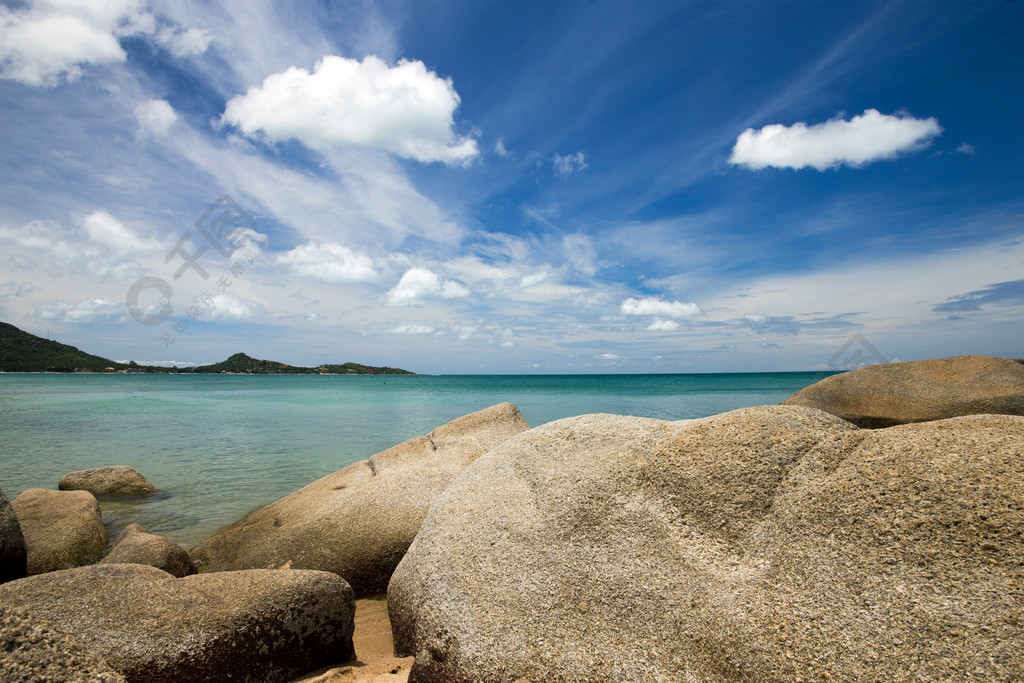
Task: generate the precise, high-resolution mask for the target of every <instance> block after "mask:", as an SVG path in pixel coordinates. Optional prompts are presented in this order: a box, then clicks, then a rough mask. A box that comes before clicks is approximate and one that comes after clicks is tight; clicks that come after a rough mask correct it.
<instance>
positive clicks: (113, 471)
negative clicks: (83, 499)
mask: <svg viewBox="0 0 1024 683" xmlns="http://www.w3.org/2000/svg"><path fill="white" fill-rule="evenodd" d="M57 488H59V489H60V490H61V491H88V492H89V493H91V494H93V495H94V496H110V495H119V494H132V493H153V492H154V491H156V487H155V486H153V485H152V484H151V483H149V480H148V479H146V478H145V477H144V476H142V475H141V474H139V472H138V471H137V470H134V469H132V468H131V467H128V466H127V465H111V466H110V467H97V468H95V469H91V470H79V471H78V472H69V473H68V474H65V475H64V476H63V477H61V478H60V482H59V483H58V484H57Z"/></svg>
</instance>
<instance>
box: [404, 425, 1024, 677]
mask: <svg viewBox="0 0 1024 683" xmlns="http://www.w3.org/2000/svg"><path fill="white" fill-rule="evenodd" d="M1022 453H1024V418H1022V417H1012V416H1002V415H999V416H993V415H974V416H966V417H957V418H952V419H947V420H942V421H937V422H927V423H921V424H911V425H904V426H898V427H891V428H889V429H882V430H877V431H872V430H862V429H857V428H856V427H854V426H853V425H851V424H850V423H848V422H844V421H843V420H840V419H839V418H837V417H834V416H832V415H829V414H827V413H824V412H821V411H818V410H813V409H807V408H801V407H797V406H769V407H761V408H748V409H743V410H738V411H733V412H730V413H725V414H723V415H718V416H714V417H709V418H705V419H701V420H691V421H686V422H680V423H667V422H660V421H655V420H648V419H641V418H629V417H617V416H610V415H588V416H582V417H578V418H570V419H566V420H560V421H557V422H553V423H549V424H546V425H543V426H541V427H539V428H537V429H534V430H532V431H530V432H528V433H526V434H522V435H520V436H518V437H515V438H513V439H510V440H509V441H507V442H506V443H504V444H503V445H501V446H499V447H498V448H496V449H494V450H492V451H491V452H490V453H488V454H487V455H486V456H484V457H483V458H481V459H479V460H478V461H477V462H476V463H474V464H473V465H472V466H471V467H470V468H469V469H467V471H466V472H465V473H464V474H463V476H462V477H460V478H459V479H458V480H457V481H456V482H455V483H454V484H452V486H450V487H449V488H448V490H446V491H445V492H444V493H443V494H442V495H441V496H440V498H439V499H438V501H437V503H436V504H435V505H434V507H433V508H432V509H431V511H430V514H429V515H428V517H427V519H426V520H425V521H424V523H423V526H422V529H421V531H420V533H419V535H418V536H417V537H416V540H415V542H414V543H413V544H412V546H411V547H410V549H409V551H408V553H407V554H406V556H405V558H404V559H403V560H402V562H401V564H400V565H399V567H398V568H397V570H396V571H395V573H394V576H393V577H392V580H391V584H390V588H389V591H388V601H389V609H390V613H391V622H392V626H393V629H394V635H395V646H396V653H397V654H399V655H415V657H416V660H415V664H414V665H413V669H412V672H411V676H410V680H411V681H445V682H457V681H510V682H511V681H517V680H528V681H548V680H561V681H584V680H621V681H625V680H635V681H683V680H702V681H716V680H800V679H803V680H823V679H837V680H847V681H859V680H908V679H921V680H949V679H961V678H964V677H972V678H977V679H979V680H1012V679H1019V677H1020V676H1021V673H1022V672H1024V619H1022V618H1021V614H1024V593H1022V591H1021V588H1020V587H1021V586H1022V585H1024V561H1022V559H1021V558H1022V557H1024V538H1022V533H1021V530H1022V529H1024V458H1022V457H1021V454H1022Z"/></svg>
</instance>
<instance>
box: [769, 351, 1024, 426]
mask: <svg viewBox="0 0 1024 683" xmlns="http://www.w3.org/2000/svg"><path fill="white" fill-rule="evenodd" d="M782 404H783V405H795V406H804V407H807V408H818V409H820V410H824V411H825V412H828V413H832V414H833V415H838V416H839V417H841V418H843V419H844V420H849V421H850V422H852V423H854V424H855V425H858V426H860V427H866V428H870V429H874V428H880V427H891V426H893V425H897V424H906V423H909V422H926V421H928V420H941V419H944V418H947V417H957V416H959V415H979V414H997V415H1024V361H1020V360H1012V359H1009V358H994V357H992V356H958V357H956V358H939V359H936V360H918V361H911V362H908V363H887V364H884V365H869V366H868V367H865V368H860V369H859V370H853V371H851V372H844V373H842V374H839V375H832V376H831V377H826V378H825V379H823V380H821V381H820V382H817V383H816V384H812V385H811V386H809V387H807V388H806V389H803V390H801V391H799V392H797V393H796V394H794V395H793V396H790V397H789V398H787V399H786V400H785V401H783V402H782Z"/></svg>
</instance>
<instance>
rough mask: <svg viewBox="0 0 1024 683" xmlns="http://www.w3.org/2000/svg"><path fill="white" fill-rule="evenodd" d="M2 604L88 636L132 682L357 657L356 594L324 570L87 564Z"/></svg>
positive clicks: (252, 675) (310, 665) (269, 674)
mask: <svg viewBox="0 0 1024 683" xmlns="http://www.w3.org/2000/svg"><path fill="white" fill-rule="evenodd" d="M0 604H3V605H9V606H14V607H20V608H24V609H27V610H29V611H31V612H32V614H33V615H36V616H39V617H41V618H43V619H45V620H46V621H48V622H49V623H50V624H52V626H53V628H54V629H56V630H58V631H60V632H62V633H65V634H68V635H71V636H73V637H77V638H79V639H80V640H83V641H84V642H87V643H88V647H89V649H90V650H92V651H93V652H94V653H96V654H97V655H98V656H100V657H102V658H103V659H104V660H105V661H106V662H107V663H108V664H109V665H110V666H111V667H113V668H114V669H115V670H117V671H118V672H119V673H121V674H122V675H123V676H124V677H125V678H126V679H128V680H129V681H150V682H159V681H168V682H171V681H173V682H175V683H177V682H179V681H197V680H209V681H216V680H228V679H230V680H233V681H260V682H262V681H287V680H290V679H291V678H294V677H295V676H296V675H298V674H301V673H304V672H306V671H309V670H311V669H315V668H317V667H320V666H325V665H326V664H329V663H332V662H338V661H345V660H347V659H351V658H352V657H353V656H354V653H353V651H352V627H353V614H354V611H355V600H354V598H353V596H352V590H351V588H349V586H348V584H346V583H345V582H344V581H343V580H342V579H341V578H339V577H338V576H336V575H334V574H331V573H328V572H316V571H271V570H266V569H264V570H250V571H242V572H223V573H218V574H199V575H193V576H187V577H185V578H182V579H178V578H175V577H173V576H171V575H170V574H168V573H167V572H164V571H161V570H159V569H156V568H155V567H147V566H144V565H138V564H104V565H92V566H89V567H79V568H77V569H68V570H66V571H61V572H53V573H50V574H43V575H41V576H30V577H28V578H25V579H20V580H18V581H12V582H10V583H5V584H3V585H0Z"/></svg>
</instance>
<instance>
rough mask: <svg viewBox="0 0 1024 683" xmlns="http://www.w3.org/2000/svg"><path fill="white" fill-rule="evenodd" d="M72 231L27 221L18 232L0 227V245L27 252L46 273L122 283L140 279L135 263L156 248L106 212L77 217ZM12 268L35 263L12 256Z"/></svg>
mask: <svg viewBox="0 0 1024 683" xmlns="http://www.w3.org/2000/svg"><path fill="white" fill-rule="evenodd" d="M76 223H77V225H76V226H75V227H74V228H65V227H64V226H62V225H61V224H60V223H56V222H54V221H30V222H28V223H26V224H25V225H23V226H21V227H20V228H5V227H0V244H3V243H6V244H8V245H11V246H13V247H20V248H22V249H27V250H31V251H32V252H34V254H35V255H36V256H41V257H44V258H45V259H46V261H48V264H47V265H48V272H49V273H50V274H51V275H54V276H59V275H61V274H63V273H65V272H70V273H82V274H85V275H87V276H89V277H90V278H95V279H99V280H108V279H110V280H126V279H130V278H138V277H140V276H141V273H140V267H139V265H138V263H136V262H135V259H137V258H139V257H142V256H144V255H146V254H149V253H151V252H153V251H154V250H156V249H158V248H159V246H160V245H159V243H158V242H157V241H156V240H153V239H151V238H146V237H141V236H139V235H137V234H136V233H135V232H133V231H132V230H130V229H128V228H127V227H126V226H125V225H124V224H122V223H121V222H120V221H118V220H117V219H116V218H114V217H113V216H111V215H110V214H109V213H107V212H106V211H93V212H92V213H89V214H86V215H85V216H83V217H80V218H79V219H78V220H77V221H76ZM11 260H12V261H13V262H14V263H15V265H16V266H18V265H19V264H22V265H24V266H28V265H29V264H34V263H35V259H33V258H31V257H29V256H26V255H24V254H13V255H12V256H11Z"/></svg>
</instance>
